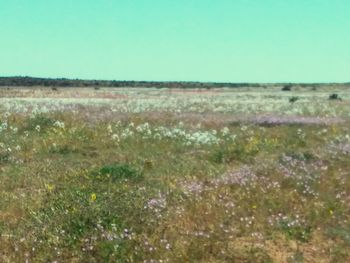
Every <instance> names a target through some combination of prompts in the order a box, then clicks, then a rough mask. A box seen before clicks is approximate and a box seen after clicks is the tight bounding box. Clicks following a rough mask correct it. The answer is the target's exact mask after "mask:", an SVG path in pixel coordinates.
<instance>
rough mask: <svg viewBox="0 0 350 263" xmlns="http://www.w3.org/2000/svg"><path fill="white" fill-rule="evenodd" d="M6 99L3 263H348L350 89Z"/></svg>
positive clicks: (14, 93)
mask: <svg viewBox="0 0 350 263" xmlns="http://www.w3.org/2000/svg"><path fill="white" fill-rule="evenodd" d="M281 89H282V86H281V87H278V86H274V87H269V86H268V87H266V88H252V87H251V88H249V87H246V88H239V87H238V88H211V89H186V90H184V89H169V88H147V89H145V88H96V89H94V88H53V89H52V88H41V87H37V88H33V87H31V88H27V87H8V88H6V87H3V88H0V178H1V181H0V182H1V184H0V194H1V199H0V230H1V232H0V233H1V235H0V251H1V254H0V262H26V261H27V262H350V250H349V247H350V221H349V220H350V89H349V88H347V87H341V86H339V85H338V86H332V85H329V86H327V85H325V86H321V87H317V88H315V87H312V86H311V87H293V88H292V90H291V91H282V90H281Z"/></svg>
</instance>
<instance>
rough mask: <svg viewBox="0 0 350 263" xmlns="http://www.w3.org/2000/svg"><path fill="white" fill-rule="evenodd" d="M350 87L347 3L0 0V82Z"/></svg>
mask: <svg viewBox="0 0 350 263" xmlns="http://www.w3.org/2000/svg"><path fill="white" fill-rule="evenodd" d="M10 75H30V76H40V77H68V78H88V79H118V80H159V81H161V80H200V81H230V82H242V81H244V82H284V81H286V82H344V81H350V1H349V0H132V1H131V0H130V1H127V0H124V1H121V0H0V76H10Z"/></svg>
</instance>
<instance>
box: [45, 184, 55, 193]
mask: <svg viewBox="0 0 350 263" xmlns="http://www.w3.org/2000/svg"><path fill="white" fill-rule="evenodd" d="M54 188H55V186H54V185H52V184H47V185H46V189H47V191H49V192H52V190H53V189H54Z"/></svg>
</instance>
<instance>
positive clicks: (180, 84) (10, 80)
mask: <svg viewBox="0 0 350 263" xmlns="http://www.w3.org/2000/svg"><path fill="white" fill-rule="evenodd" d="M284 85H290V86H294V85H297V86H299V87H317V86H323V85H325V84H320V83H314V84H306V83H298V84H292V83H274V84H259V83H220V82H185V81H119V80H118V81H117V80H83V79H66V78H55V79H53V78H33V77H0V86H22V87H34V86H43V87H95V88H98V87H135V88H138V87H140V88H142V87H143V88H151V87H153V88H207V89H209V88H222V87H228V88H238V87H273V86H284ZM330 85H342V86H344V85H346V86H350V83H342V84H336V83H330Z"/></svg>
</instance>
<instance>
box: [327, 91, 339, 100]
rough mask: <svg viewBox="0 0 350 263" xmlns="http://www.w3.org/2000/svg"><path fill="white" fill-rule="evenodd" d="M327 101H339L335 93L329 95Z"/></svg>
mask: <svg viewBox="0 0 350 263" xmlns="http://www.w3.org/2000/svg"><path fill="white" fill-rule="evenodd" d="M328 99H329V100H341V98H340V96H339V95H338V94H336V93H333V94H331V95H329V97H328Z"/></svg>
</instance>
